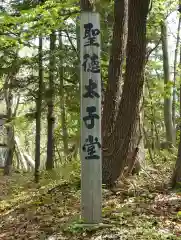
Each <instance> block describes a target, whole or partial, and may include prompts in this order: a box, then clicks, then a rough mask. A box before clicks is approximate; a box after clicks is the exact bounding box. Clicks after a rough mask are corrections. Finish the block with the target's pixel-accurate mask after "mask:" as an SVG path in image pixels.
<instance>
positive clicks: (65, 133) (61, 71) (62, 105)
mask: <svg viewBox="0 0 181 240" xmlns="http://www.w3.org/2000/svg"><path fill="white" fill-rule="evenodd" d="M59 50H60V51H61V50H63V44H62V35H61V31H60V32H59ZM62 60H63V56H62V54H60V56H59V61H60V62H59V81H60V90H59V94H60V110H61V125H62V140H63V146H64V155H65V156H66V155H67V154H68V131H67V124H66V112H65V101H64V79H63V77H64V69H63V61H62Z"/></svg>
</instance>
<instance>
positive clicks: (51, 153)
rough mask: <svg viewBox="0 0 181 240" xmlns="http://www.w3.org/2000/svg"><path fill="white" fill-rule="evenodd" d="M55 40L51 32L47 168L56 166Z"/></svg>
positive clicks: (53, 33)
mask: <svg viewBox="0 0 181 240" xmlns="http://www.w3.org/2000/svg"><path fill="white" fill-rule="evenodd" d="M55 42H56V34H55V32H52V33H51V34H50V60H49V89H48V94H47V98H48V99H47V105H48V115H47V121H48V136H47V160H46V169H47V170H51V169H52V168H53V167H54V161H53V160H54V123H55V119H54V105H53V104H54V75H55V47H56V45H55Z"/></svg>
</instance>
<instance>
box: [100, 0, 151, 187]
mask: <svg viewBox="0 0 181 240" xmlns="http://www.w3.org/2000/svg"><path fill="white" fill-rule="evenodd" d="M149 2H150V1H149V0H132V1H130V3H129V20H128V41H127V59H126V73H125V81H124V86H123V92H122V98H121V102H120V106H119V111H118V115H117V120H116V123H115V129H114V131H113V133H112V135H111V136H110V137H109V139H108V141H107V143H106V144H105V145H104V149H103V183H105V184H107V185H112V184H113V183H114V181H115V180H117V179H118V177H119V176H120V174H121V173H122V172H123V170H124V166H125V162H126V157H127V154H128V151H129V146H130V142H131V137H132V135H133V133H134V128H135V127H136V117H137V116H138V112H139V102H140V98H141V95H142V90H143V84H144V77H143V75H144V66H145V55H146V22H147V14H148V9H149Z"/></svg>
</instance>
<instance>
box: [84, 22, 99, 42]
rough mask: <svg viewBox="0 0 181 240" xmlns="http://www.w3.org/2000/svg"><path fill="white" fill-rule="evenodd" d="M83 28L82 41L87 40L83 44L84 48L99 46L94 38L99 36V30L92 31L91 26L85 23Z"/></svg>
mask: <svg viewBox="0 0 181 240" xmlns="http://www.w3.org/2000/svg"><path fill="white" fill-rule="evenodd" d="M84 28H85V32H84V39H86V38H87V40H88V41H87V42H86V43H85V44H84V46H85V47H86V46H90V45H94V46H97V47H99V46H100V44H99V43H98V42H96V36H97V35H99V34H100V31H99V29H92V28H93V24H92V23H87V24H84Z"/></svg>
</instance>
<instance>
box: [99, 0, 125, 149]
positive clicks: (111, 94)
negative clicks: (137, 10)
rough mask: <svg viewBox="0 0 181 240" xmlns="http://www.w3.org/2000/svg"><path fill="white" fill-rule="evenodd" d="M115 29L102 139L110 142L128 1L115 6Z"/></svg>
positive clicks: (118, 96)
mask: <svg viewBox="0 0 181 240" xmlns="http://www.w3.org/2000/svg"><path fill="white" fill-rule="evenodd" d="M114 18H115V19H114V27H113V39H112V48H111V53H110V60H109V69H108V82H107V88H106V93H105V96H104V108H103V117H102V137H103V146H104V142H105V141H107V140H108V137H109V136H110V134H111V132H112V131H113V128H114V124H115V119H116V113H117V111H118V106H119V103H120V95H121V80H122V68H123V63H124V59H125V47H126V40H127V21H128V0H117V1H115V4H114Z"/></svg>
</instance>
